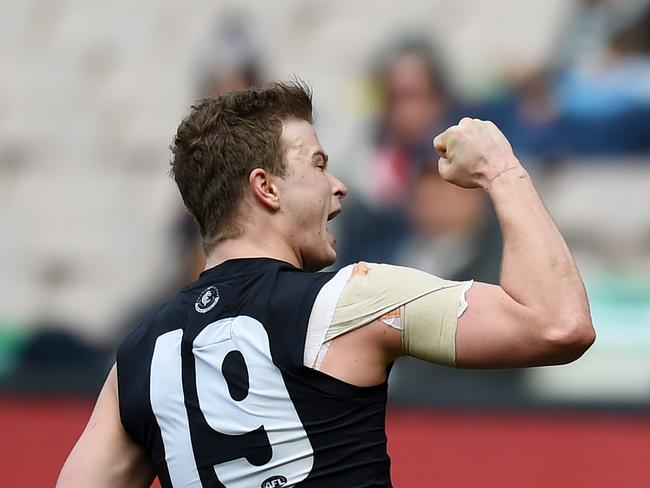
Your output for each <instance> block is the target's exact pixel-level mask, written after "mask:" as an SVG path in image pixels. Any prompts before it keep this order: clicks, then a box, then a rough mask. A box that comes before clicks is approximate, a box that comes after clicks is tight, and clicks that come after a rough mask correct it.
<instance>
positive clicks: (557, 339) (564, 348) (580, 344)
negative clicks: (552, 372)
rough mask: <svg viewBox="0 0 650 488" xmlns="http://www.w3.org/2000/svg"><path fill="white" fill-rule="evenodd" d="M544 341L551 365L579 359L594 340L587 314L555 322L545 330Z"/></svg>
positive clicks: (594, 332)
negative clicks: (551, 359)
mask: <svg viewBox="0 0 650 488" xmlns="http://www.w3.org/2000/svg"><path fill="white" fill-rule="evenodd" d="M545 340H546V342H547V344H548V348H549V352H550V355H551V356H552V357H553V358H554V359H555V360H554V361H553V364H566V363H570V362H572V361H575V360H576V359H578V358H580V357H581V356H582V355H583V354H584V353H585V352H586V351H587V349H589V348H590V347H591V345H592V344H593V343H594V341H595V340H596V331H595V330H594V326H593V324H592V321H591V316H590V315H589V313H588V312H587V313H584V314H579V315H577V316H574V317H571V318H567V317H565V318H564V319H562V320H560V321H556V322H555V323H554V324H551V325H550V326H549V328H548V329H547V333H546V337H545Z"/></svg>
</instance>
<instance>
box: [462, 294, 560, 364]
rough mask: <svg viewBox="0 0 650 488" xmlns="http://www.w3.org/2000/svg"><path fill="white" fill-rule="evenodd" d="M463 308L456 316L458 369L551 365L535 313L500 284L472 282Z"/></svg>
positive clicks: (546, 343)
mask: <svg viewBox="0 0 650 488" xmlns="http://www.w3.org/2000/svg"><path fill="white" fill-rule="evenodd" d="M466 300H467V304H468V306H467V309H466V310H465V311H464V312H463V314H462V315H461V316H460V317H459V318H458V324H457V329H456V365H457V366H458V367H461V368H515V367H526V366H538V365H544V364H553V363H555V362H557V360H558V359H561V358H559V357H558V358H555V357H554V356H553V353H552V351H550V350H549V349H550V343H549V341H548V340H547V339H546V337H545V336H544V334H543V327H542V326H541V324H540V320H539V317H538V315H536V314H535V313H533V312H532V311H531V310H530V309H529V308H527V307H525V306H524V305H521V304H520V303H518V302H517V301H515V300H514V299H513V298H512V297H511V296H510V295H508V294H507V293H506V292H505V291H504V290H503V289H502V288H501V287H500V286H496V285H489V284H486V283H474V285H473V286H472V287H471V288H470V289H469V290H468V291H467V294H466Z"/></svg>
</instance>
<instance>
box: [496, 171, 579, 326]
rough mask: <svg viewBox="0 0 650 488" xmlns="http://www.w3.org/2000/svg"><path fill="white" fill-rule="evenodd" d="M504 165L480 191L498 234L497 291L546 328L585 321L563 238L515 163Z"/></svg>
mask: <svg viewBox="0 0 650 488" xmlns="http://www.w3.org/2000/svg"><path fill="white" fill-rule="evenodd" d="M510 166H513V167H515V169H512V170H509V171H506V172H503V173H501V174H499V175H498V176H496V177H495V178H493V179H492V181H491V182H490V183H489V184H488V186H487V188H486V190H487V191H488V194H489V195H490V198H491V199H492V202H493V204H494V207H495V210H496V214H497V218H498V220H499V224H500V226H501V230H502V233H503V240H504V242H503V258H502V265H501V278H500V285H501V287H502V288H503V289H504V291H505V292H506V293H508V295H510V296H511V297H512V298H514V299H515V300H516V301H517V302H519V303H520V304H522V305H524V306H525V307H528V308H530V309H531V310H533V311H534V312H536V313H538V314H541V315H542V316H543V317H545V318H546V319H548V321H549V322H550V323H551V324H552V323H554V322H556V321H565V322H571V323H574V322H581V321H588V320H589V305H588V301H587V295H586V293H585V289H584V285H583V283H582V279H581V278H580V274H579V272H578V269H577V268H576V265H575V262H574V261H573V258H572V256H571V253H570V251H569V248H568V247H567V245H566V242H565V241H564V238H563V237H562V235H561V234H560V231H559V230H558V228H557V226H556V225H555V223H554V222H553V219H552V218H551V216H550V214H549V213H548V211H547V210H546V208H545V207H544V204H543V203H542V201H541V199H540V198H539V196H538V194H537V192H536V190H535V188H534V186H533V184H532V182H531V180H530V177H529V175H528V173H527V172H526V170H525V169H524V168H522V167H520V166H519V164H518V162H517V161H516V160H513V162H512V165H509V167H510ZM558 325H560V324H558Z"/></svg>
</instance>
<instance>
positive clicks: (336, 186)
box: [332, 176, 348, 199]
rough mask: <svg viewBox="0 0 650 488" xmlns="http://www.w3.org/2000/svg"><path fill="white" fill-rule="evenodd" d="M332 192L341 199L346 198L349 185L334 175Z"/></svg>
mask: <svg viewBox="0 0 650 488" xmlns="http://www.w3.org/2000/svg"><path fill="white" fill-rule="evenodd" d="M332 193H334V196H336V197H338V198H339V199H341V198H345V195H347V194H348V187H347V186H345V183H343V182H342V181H341V180H339V179H338V178H337V177H336V176H332Z"/></svg>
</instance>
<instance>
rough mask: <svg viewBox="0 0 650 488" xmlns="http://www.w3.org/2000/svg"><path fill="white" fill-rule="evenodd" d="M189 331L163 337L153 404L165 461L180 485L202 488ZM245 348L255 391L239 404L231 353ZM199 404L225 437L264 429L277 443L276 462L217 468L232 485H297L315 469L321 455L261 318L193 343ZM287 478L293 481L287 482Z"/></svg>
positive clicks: (212, 329)
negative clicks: (189, 387) (228, 371)
mask: <svg viewBox="0 0 650 488" xmlns="http://www.w3.org/2000/svg"><path fill="white" fill-rule="evenodd" d="M182 336H183V330H182V329H176V330H173V331H171V332H167V333H166V334H163V335H161V336H160V337H158V339H157V340H156V345H155V348H154V352H153V358H152V361H151V378H150V379H151V390H150V399H151V406H152V409H153V412H154V414H155V416H156V420H157V421H158V425H159V426H160V432H161V435H162V440H163V444H164V447H165V460H166V461H167V466H168V470H169V476H170V478H171V482H172V485H173V486H175V487H176V486H182V487H185V486H188V487H200V486H201V481H200V479H199V473H198V470H197V467H196V461H195V458H194V454H193V451H192V441H191V437H190V428H189V421H188V412H187V410H186V408H185V398H184V395H183V384H182V372H181V371H182V361H181V339H182ZM233 351H238V352H239V353H241V355H242V356H243V358H244V362H245V364H246V368H247V370H248V378H249V388H248V392H247V394H246V393H244V395H242V397H243V398H241V399H240V398H238V399H236V400H235V399H233V397H232V395H231V392H230V391H229V387H228V384H227V381H226V378H225V376H224V374H223V372H222V367H223V364H224V359H225V358H226V355H228V353H231V352H233ZM192 352H193V354H194V359H195V368H196V389H197V393H198V398H199V405H200V408H201V411H202V412H203V415H204V417H205V420H206V421H207V423H208V425H209V426H210V427H211V428H212V429H214V430H215V431H217V432H221V433H223V434H228V435H242V434H246V433H249V432H252V431H254V430H256V429H259V428H260V427H263V428H264V430H265V431H266V434H267V436H268V438H269V442H270V444H271V449H272V456H271V459H270V461H269V462H268V463H266V464H264V465H262V466H255V465H253V464H251V463H249V462H248V460H247V459H246V458H244V457H241V458H238V459H234V460H232V461H227V462H224V463H221V464H217V465H215V466H214V470H215V473H216V475H217V477H218V478H219V481H220V482H221V483H222V484H223V485H224V486H226V487H227V488H240V487H241V488H250V487H258V486H259V487H262V486H264V485H263V484H264V483H265V482H268V481H269V480H281V482H280V483H281V484H276V485H275V486H292V485H294V484H295V483H298V482H300V481H302V480H304V479H305V478H306V477H307V476H308V475H309V472H310V471H311V468H312V466H313V462H314V457H313V449H312V447H311V443H310V442H309V439H308V438H307V433H306V432H305V429H304V427H303V425H302V423H301V422H300V418H299V417H298V414H297V412H296V409H295V407H294V405H293V402H292V401H291V398H290V397H289V393H288V392H287V389H286V386H285V384H284V380H283V379H282V374H281V372H280V370H279V369H278V368H277V367H276V366H275V364H273V360H272V359H271V350H270V346H269V338H268V335H267V334H266V330H264V326H263V325H262V324H261V323H259V322H258V321H257V320H255V319H253V318H251V317H246V316H240V317H235V318H228V319H222V320H218V321H216V322H213V323H211V324H209V325H208V326H206V327H205V329H203V330H202V331H201V332H200V333H199V335H198V336H197V337H196V339H195V340H194V342H193V344H192ZM285 479H286V481H285Z"/></svg>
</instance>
